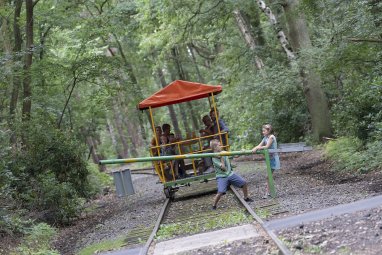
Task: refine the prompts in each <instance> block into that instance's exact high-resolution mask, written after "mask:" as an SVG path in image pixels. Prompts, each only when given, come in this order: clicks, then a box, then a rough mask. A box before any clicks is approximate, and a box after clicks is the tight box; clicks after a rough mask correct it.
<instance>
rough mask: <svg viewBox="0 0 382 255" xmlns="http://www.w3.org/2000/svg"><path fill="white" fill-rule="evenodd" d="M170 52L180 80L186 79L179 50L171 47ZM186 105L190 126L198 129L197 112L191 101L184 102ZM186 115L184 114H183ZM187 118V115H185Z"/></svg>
mask: <svg viewBox="0 0 382 255" xmlns="http://www.w3.org/2000/svg"><path fill="white" fill-rule="evenodd" d="M171 53H172V56H173V58H174V61H175V65H176V68H177V71H178V76H179V78H180V79H181V80H184V81H186V80H187V77H186V74H185V72H184V69H183V66H182V64H181V62H180V57H179V50H178V48H177V47H173V48H172V50H171ZM186 105H187V107H188V108H189V110H190V113H191V120H192V122H191V123H192V127H193V129H194V130H198V128H199V125H198V119H197V118H196V116H197V114H196V113H195V111H194V107H193V105H192V103H191V102H186ZM180 109H181V110H182V111H183V113H184V114H185V112H184V109H182V107H180ZM184 116H186V115H184ZM186 118H187V117H186ZM187 132H189V131H187Z"/></svg>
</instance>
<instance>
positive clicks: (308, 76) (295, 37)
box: [283, 0, 332, 141]
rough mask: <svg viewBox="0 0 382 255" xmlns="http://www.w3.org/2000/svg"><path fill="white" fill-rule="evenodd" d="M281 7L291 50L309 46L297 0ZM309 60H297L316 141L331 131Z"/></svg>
mask: <svg viewBox="0 0 382 255" xmlns="http://www.w3.org/2000/svg"><path fill="white" fill-rule="evenodd" d="M283 8H284V11H285V15H286V20H287V25H288V29H289V38H290V42H291V45H292V48H293V50H294V51H295V52H299V51H301V50H305V49H309V48H311V47H312V44H311V41H310V37H309V33H308V27H307V24H306V20H305V17H304V15H303V14H302V13H300V10H299V1H298V0H290V1H287V2H286V4H284V5H283ZM309 61H310V60H309V59H308V58H307V57H304V58H301V59H300V60H299V63H300V77H301V79H302V85H303V89H304V95H305V99H306V101H307V104H308V109H309V113H310V116H311V122H312V132H313V137H314V139H315V140H317V141H318V140H320V139H321V138H322V137H324V136H331V135H332V131H331V123H330V116H329V107H328V101H327V98H326V96H325V93H324V91H323V89H322V87H321V79H320V76H319V75H318V74H317V73H316V71H315V70H314V69H313V68H311V67H310V66H311V65H310V63H309Z"/></svg>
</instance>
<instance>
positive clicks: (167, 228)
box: [156, 211, 251, 240]
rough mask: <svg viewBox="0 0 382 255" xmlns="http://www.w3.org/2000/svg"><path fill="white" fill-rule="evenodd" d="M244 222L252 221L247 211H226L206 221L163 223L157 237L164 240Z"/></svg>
mask: <svg viewBox="0 0 382 255" xmlns="http://www.w3.org/2000/svg"><path fill="white" fill-rule="evenodd" d="M244 222H251V218H250V217H249V216H248V215H247V214H246V213H245V211H239V212H237V211H234V212H225V213H222V214H220V215H218V216H216V217H214V218H208V220H207V221H206V222H193V221H186V222H182V223H172V224H166V225H161V227H160V229H159V231H158V233H157V235H156V239H157V240H163V239H168V238H170V237H173V236H178V235H184V234H195V233H200V232H205V231H209V230H212V229H217V228H224V227H229V226H234V225H237V224H239V223H244Z"/></svg>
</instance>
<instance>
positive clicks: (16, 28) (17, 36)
mask: <svg viewBox="0 0 382 255" xmlns="http://www.w3.org/2000/svg"><path fill="white" fill-rule="evenodd" d="M22 5H23V0H16V1H15V11H14V15H13V37H14V47H13V53H14V56H15V57H14V63H13V66H14V67H13V87H12V94H11V101H10V103H9V123H10V129H11V131H12V134H11V137H10V143H11V145H12V146H15V145H16V142H17V139H16V134H15V132H14V131H15V129H14V123H13V122H14V119H15V113H16V107H17V101H18V98H19V90H20V86H21V79H20V74H19V73H20V68H19V66H20V62H21V58H20V56H19V55H20V51H21V46H22V43H23V41H22V37H21V30H20V24H19V21H20V14H21V7H22Z"/></svg>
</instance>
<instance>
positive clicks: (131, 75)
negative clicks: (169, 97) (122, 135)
mask: <svg viewBox="0 0 382 255" xmlns="http://www.w3.org/2000/svg"><path fill="white" fill-rule="evenodd" d="M113 36H114V39H115V41H116V43H117V45H118V50H119V52H120V54H121V58H122V60H123V63H124V65H125V67H126V71H127V74H128V75H129V78H130V81H131V85H132V86H133V90H134V93H135V95H136V97H137V98H138V100H139V101H141V100H143V99H144V97H143V93H142V90H141V88H140V87H139V84H138V80H137V77H136V76H135V74H134V71H133V66H132V64H131V63H130V62H129V61H128V60H127V58H126V55H125V53H124V51H123V48H122V44H121V42H120V41H119V40H118V37H117V35H116V34H113ZM146 115H147V118H148V119H149V121H150V116H149V115H148V113H147V111H146ZM138 120H139V126H140V128H141V133H142V138H143V140H146V139H147V137H146V130H145V126H144V124H143V119H142V115H141V114H138Z"/></svg>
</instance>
